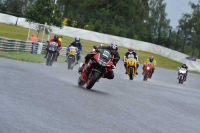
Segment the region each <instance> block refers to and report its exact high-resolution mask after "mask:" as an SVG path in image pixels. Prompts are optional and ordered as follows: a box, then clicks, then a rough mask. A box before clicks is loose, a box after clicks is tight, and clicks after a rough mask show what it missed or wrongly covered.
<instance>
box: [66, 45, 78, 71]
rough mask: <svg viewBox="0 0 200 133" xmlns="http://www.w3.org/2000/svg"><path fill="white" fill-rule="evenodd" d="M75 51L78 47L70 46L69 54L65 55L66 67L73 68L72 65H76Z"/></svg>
mask: <svg viewBox="0 0 200 133" xmlns="http://www.w3.org/2000/svg"><path fill="white" fill-rule="evenodd" d="M77 51H78V48H77V47H74V46H71V47H70V50H69V55H68V56H67V64H68V65H67V68H68V69H71V70H72V69H73V68H74V66H75V65H76V62H77Z"/></svg>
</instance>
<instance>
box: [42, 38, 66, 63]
mask: <svg viewBox="0 0 200 133" xmlns="http://www.w3.org/2000/svg"><path fill="white" fill-rule="evenodd" d="M58 38H59V36H58V35H55V36H54V38H52V39H51V40H50V41H47V46H48V45H49V44H50V42H56V43H57V44H58V46H57V51H56V52H57V56H56V59H55V61H57V58H58V56H59V53H60V50H61V49H62V45H61V42H60V41H59V40H58ZM47 54H48V48H46V55H45V56H44V58H46V57H47Z"/></svg>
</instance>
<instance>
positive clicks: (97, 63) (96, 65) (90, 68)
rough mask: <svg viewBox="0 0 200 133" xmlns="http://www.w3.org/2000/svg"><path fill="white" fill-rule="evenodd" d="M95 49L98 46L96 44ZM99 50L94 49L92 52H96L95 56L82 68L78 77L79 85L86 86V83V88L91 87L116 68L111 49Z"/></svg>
mask: <svg viewBox="0 0 200 133" xmlns="http://www.w3.org/2000/svg"><path fill="white" fill-rule="evenodd" d="M94 49H97V48H96V47H95V46H94ZM97 51H98V52H96V51H93V52H92V53H91V54H94V56H93V57H92V58H91V59H90V60H89V62H88V63H87V64H86V65H85V67H84V68H83V69H82V72H81V75H80V76H79V79H78V85H79V86H84V85H85V84H86V88H87V89H91V88H92V87H93V86H94V84H95V83H96V82H97V81H99V79H100V78H102V77H104V75H105V74H106V73H107V72H108V71H110V70H111V69H114V66H113V62H112V59H113V56H112V55H111V53H110V51H108V50H106V49H98V50H97Z"/></svg>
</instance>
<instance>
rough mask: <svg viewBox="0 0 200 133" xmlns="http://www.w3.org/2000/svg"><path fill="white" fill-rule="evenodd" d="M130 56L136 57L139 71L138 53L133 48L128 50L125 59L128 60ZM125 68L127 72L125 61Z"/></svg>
mask: <svg viewBox="0 0 200 133" xmlns="http://www.w3.org/2000/svg"><path fill="white" fill-rule="evenodd" d="M130 54H133V55H134V58H135V59H136V61H137V70H138V67H139V59H138V55H137V53H136V52H134V49H133V47H130V48H128V52H126V54H125V57H126V58H128V56H129V55H130ZM124 67H125V70H126V62H125V60H124ZM125 74H127V71H126V72H125ZM136 75H138V72H136Z"/></svg>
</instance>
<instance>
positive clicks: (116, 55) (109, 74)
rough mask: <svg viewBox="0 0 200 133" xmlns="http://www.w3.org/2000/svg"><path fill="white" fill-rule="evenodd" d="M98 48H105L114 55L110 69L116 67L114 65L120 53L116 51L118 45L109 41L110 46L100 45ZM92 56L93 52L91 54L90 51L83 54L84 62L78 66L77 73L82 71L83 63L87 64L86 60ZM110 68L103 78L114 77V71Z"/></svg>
mask: <svg viewBox="0 0 200 133" xmlns="http://www.w3.org/2000/svg"><path fill="white" fill-rule="evenodd" d="M98 49H107V50H109V51H110V52H111V54H112V55H114V59H113V65H114V66H113V68H112V69H114V67H116V65H117V63H118V61H119V59H120V55H119V53H118V52H117V51H118V45H117V44H116V43H114V42H111V44H110V46H102V47H99V48H98ZM98 49H96V51H97V52H98ZM93 56H94V54H91V53H89V54H87V55H86V56H85V62H84V64H83V65H82V67H80V69H79V71H78V72H79V73H81V72H82V69H83V68H84V67H85V64H87V63H88V61H89V60H90V58H92V57H93ZM112 69H110V70H108V73H106V74H105V75H104V77H103V78H107V79H113V78H114V72H113V70H112Z"/></svg>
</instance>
